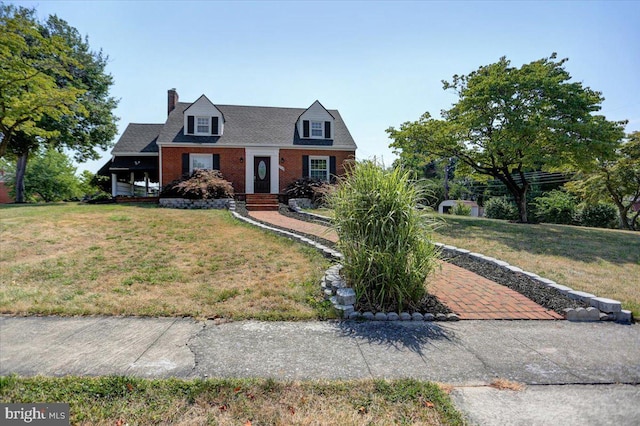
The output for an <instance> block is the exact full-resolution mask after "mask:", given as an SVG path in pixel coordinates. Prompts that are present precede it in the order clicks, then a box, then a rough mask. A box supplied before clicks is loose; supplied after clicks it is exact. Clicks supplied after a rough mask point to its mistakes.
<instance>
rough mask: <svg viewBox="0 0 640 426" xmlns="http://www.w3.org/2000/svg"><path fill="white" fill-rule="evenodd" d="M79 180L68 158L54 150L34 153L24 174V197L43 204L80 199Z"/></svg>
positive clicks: (49, 149)
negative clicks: (40, 201) (43, 202)
mask: <svg viewBox="0 0 640 426" xmlns="http://www.w3.org/2000/svg"><path fill="white" fill-rule="evenodd" d="M81 195H82V194H81V190H80V179H79V178H78V177H77V176H76V167H75V166H74V165H73V163H72V162H71V160H70V159H69V157H67V156H66V155H65V154H64V153H62V152H59V151H58V150H56V149H54V148H48V149H46V150H45V151H43V152H38V153H34V154H33V156H32V159H31V161H29V165H28V167H27V172H26V174H25V197H26V198H27V199H36V200H37V199H40V200H42V201H45V202H47V203H48V202H51V201H62V200H69V199H72V198H77V197H80V196H81Z"/></svg>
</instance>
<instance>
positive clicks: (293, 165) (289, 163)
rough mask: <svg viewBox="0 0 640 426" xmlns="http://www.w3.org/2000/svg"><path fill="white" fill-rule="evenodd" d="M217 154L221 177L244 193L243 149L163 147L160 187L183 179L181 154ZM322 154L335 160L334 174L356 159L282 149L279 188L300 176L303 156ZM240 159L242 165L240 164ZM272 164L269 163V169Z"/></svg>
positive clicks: (349, 154)
mask: <svg viewBox="0 0 640 426" xmlns="http://www.w3.org/2000/svg"><path fill="white" fill-rule="evenodd" d="M183 153H192V154H220V169H221V170H220V172H222V175H223V176H224V178H225V179H226V180H228V181H230V182H231V183H233V189H234V190H235V192H236V193H244V192H245V164H246V161H247V159H246V156H245V152H244V148H204V147H203V148H197V147H196V148H193V147H162V166H161V167H162V185H163V186H164V185H166V184H168V183H169V182H171V181H172V180H175V179H178V178H179V177H180V176H182V154H183ZM303 155H321V156H332V155H333V156H335V157H336V174H338V175H342V174H344V162H345V161H347V160H353V159H354V158H355V151H330V150H322V149H304V150H302V149H281V150H280V156H279V158H280V159H283V158H284V163H283V162H282V161H281V160H280V164H279V166H282V167H284V170H280V188H279V192H280V193H283V192H284V189H285V188H286V187H287V185H289V184H290V183H291V182H293V181H295V180H296V179H300V178H301V177H302V156H303ZM240 157H242V158H243V160H244V161H243V162H242V163H241V162H240ZM273 166H274V165H273V164H272V167H273Z"/></svg>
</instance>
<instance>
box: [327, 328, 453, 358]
mask: <svg viewBox="0 0 640 426" xmlns="http://www.w3.org/2000/svg"><path fill="white" fill-rule="evenodd" d="M338 324H339V329H340V332H341V334H342V336H343V337H350V338H354V337H355V338H361V339H364V340H366V341H367V342H368V343H373V344H381V345H385V346H387V347H392V348H395V349H400V350H401V349H408V350H410V351H411V352H415V353H417V354H419V355H421V356H422V355H424V354H423V349H424V347H425V346H427V345H429V344H432V343H433V342H435V341H438V340H447V341H452V340H456V337H455V335H454V334H453V332H451V331H449V330H446V329H444V328H442V327H440V326H439V325H438V324H437V323H435V322H427V323H425V322H411V321H407V322H398V321H391V322H381V321H380V322H378V321H340V322H339V323H338Z"/></svg>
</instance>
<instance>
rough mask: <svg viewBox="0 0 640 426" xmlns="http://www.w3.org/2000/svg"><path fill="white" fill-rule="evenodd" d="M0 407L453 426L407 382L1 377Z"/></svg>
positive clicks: (189, 418) (202, 419)
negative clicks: (44, 405) (46, 405)
mask: <svg viewBox="0 0 640 426" xmlns="http://www.w3.org/2000/svg"><path fill="white" fill-rule="evenodd" d="M0 401H2V402H10V403H35V402H63V403H68V404H70V415H71V424H74V425H76V424H91V425H114V424H121V425H124V424H128V425H131V426H132V425H153V424H172V425H173V424H189V425H194V424H198V425H200V424H201V425H208V424H212V425H213V424H215V425H253V426H255V425H265V424H266V425H307V424H322V425H392V424H422V425H459V424H463V419H462V416H461V415H460V413H459V412H458V411H457V410H456V409H455V407H454V406H453V404H452V402H451V399H450V398H449V396H448V395H447V393H446V392H445V390H443V389H442V388H440V387H439V386H438V385H436V384H433V383H429V382H422V381H416V380H410V379H402V380H391V381H387V380H361V381H304V382H281V381H276V380H273V379H207V380H202V379H193V380H180V379H164V380H150V379H141V378H134V377H123V376H105V377H91V378H90V377H60V378H51V377H31V378H20V377H17V376H5V377H0Z"/></svg>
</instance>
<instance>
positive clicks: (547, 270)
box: [434, 215, 640, 318]
mask: <svg viewBox="0 0 640 426" xmlns="http://www.w3.org/2000/svg"><path fill="white" fill-rule="evenodd" d="M437 217H438V218H439V219H442V220H443V221H444V223H443V224H442V226H440V227H439V228H438V229H437V231H436V233H435V236H434V238H435V240H436V241H439V242H442V243H445V244H450V245H454V246H456V247H460V248H464V249H467V250H471V251H475V252H478V253H482V254H485V255H487V256H492V257H495V258H497V259H501V260H504V261H506V262H509V263H510V264H512V265H514V266H517V267H519V268H522V269H524V270H526V271H531V272H534V273H536V274H538V275H540V276H543V277H545V278H549V279H552V280H554V281H556V282H557V283H559V284H562V285H566V286H569V287H572V288H574V289H576V290H582V291H586V292H590V293H593V294H595V295H597V296H600V297H608V298H612V299H616V300H620V301H621V302H622V303H623V307H624V308H625V309H629V310H632V311H633V313H634V316H635V317H636V318H638V317H640V233H638V232H630V231H620V230H611V229H598V228H585V227H577V226H565V225H550V224H538V225H523V224H516V223H509V222H506V221H501V220H492V219H483V218H481V219H479V218H472V217H463V216H451V215H445V216H437Z"/></svg>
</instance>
